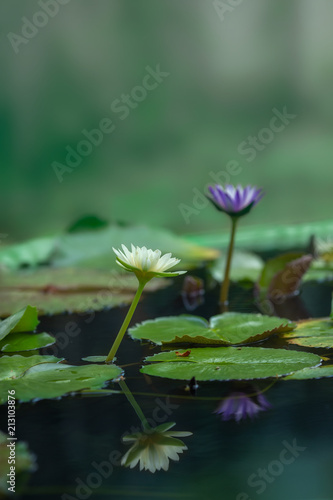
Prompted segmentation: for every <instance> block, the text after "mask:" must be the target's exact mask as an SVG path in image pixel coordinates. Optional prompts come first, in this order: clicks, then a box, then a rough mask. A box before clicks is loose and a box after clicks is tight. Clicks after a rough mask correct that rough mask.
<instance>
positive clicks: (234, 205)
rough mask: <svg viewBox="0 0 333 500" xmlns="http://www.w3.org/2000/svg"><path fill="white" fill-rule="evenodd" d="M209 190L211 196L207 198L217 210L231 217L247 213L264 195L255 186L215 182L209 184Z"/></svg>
mask: <svg viewBox="0 0 333 500" xmlns="http://www.w3.org/2000/svg"><path fill="white" fill-rule="evenodd" d="M209 191H210V194H211V196H209V197H208V198H209V199H210V201H211V202H213V203H214V205H215V206H216V208H217V209H218V210H221V211H222V212H225V213H227V214H228V215H231V216H233V217H240V216H241V215H245V214H247V213H249V211H250V210H251V208H252V207H254V206H255V205H256V204H257V203H258V202H259V201H260V200H261V198H262V197H263V196H264V193H263V192H262V189H261V188H260V189H258V188H256V187H255V186H246V187H245V188H243V187H242V186H240V185H238V186H237V187H235V186H232V185H230V184H227V185H226V187H225V188H224V187H223V186H221V185H219V184H216V185H215V186H210V187H209Z"/></svg>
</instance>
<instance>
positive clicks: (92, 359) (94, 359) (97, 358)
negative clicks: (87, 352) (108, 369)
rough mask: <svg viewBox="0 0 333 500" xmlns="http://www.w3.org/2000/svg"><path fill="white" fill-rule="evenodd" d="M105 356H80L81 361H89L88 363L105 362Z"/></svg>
mask: <svg viewBox="0 0 333 500" xmlns="http://www.w3.org/2000/svg"><path fill="white" fill-rule="evenodd" d="M106 358H107V356H87V357H86V358H82V361H89V363H105V360H106Z"/></svg>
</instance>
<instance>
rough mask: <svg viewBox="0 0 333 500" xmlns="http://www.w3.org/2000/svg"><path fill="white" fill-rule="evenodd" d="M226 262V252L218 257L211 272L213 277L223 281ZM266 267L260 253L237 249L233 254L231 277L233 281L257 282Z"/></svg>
mask: <svg viewBox="0 0 333 500" xmlns="http://www.w3.org/2000/svg"><path fill="white" fill-rule="evenodd" d="M225 263H226V254H225V253H224V254H223V255H222V256H221V257H220V258H219V259H217V260H216V261H215V262H214V264H213V266H212V268H211V270H210V272H211V274H212V276H213V278H214V279H215V280H216V281H218V282H220V283H221V282H222V280H223V277H224V269H225ZM263 267H264V261H263V260H262V259H261V257H259V256H258V255H256V254H254V253H251V252H244V251H240V250H235V252H234V253H233V256H232V264H231V271H230V279H231V280H232V281H237V282H239V281H252V282H253V283H255V282H256V281H257V280H258V279H259V276H260V273H261V271H262V269H263Z"/></svg>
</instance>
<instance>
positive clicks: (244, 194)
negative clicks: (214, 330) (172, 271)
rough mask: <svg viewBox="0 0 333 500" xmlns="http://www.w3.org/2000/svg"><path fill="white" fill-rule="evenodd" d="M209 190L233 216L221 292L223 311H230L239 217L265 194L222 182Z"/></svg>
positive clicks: (217, 202) (218, 204)
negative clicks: (231, 273) (233, 258)
mask: <svg viewBox="0 0 333 500" xmlns="http://www.w3.org/2000/svg"><path fill="white" fill-rule="evenodd" d="M209 191H210V194H211V196H208V199H209V200H210V201H211V202H212V203H213V204H214V205H215V206H216V208H217V209H218V210H220V211H221V212H224V213H226V214H228V215H229V216H230V217H231V226H232V227H231V235H230V243H229V248H228V253H227V259H226V264H225V271H224V280H223V282H222V286H221V293H220V305H221V310H222V312H226V311H228V307H229V302H228V294H229V282H230V279H229V275H230V269H231V261H232V254H233V251H234V244H235V234H236V227H237V222H238V220H239V218H240V217H241V216H242V215H245V214H247V213H249V211H250V210H251V208H252V207H254V206H255V205H256V204H257V203H258V202H259V201H260V200H261V198H262V197H263V196H264V194H263V192H262V189H261V188H260V189H257V188H256V187H252V186H246V187H245V188H242V186H239V185H238V186H237V187H235V186H231V184H227V185H226V187H225V188H224V187H223V186H221V185H220V184H216V185H215V186H210V187H209Z"/></svg>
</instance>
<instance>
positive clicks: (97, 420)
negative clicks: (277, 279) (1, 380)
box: [1, 269, 333, 500]
mask: <svg viewBox="0 0 333 500" xmlns="http://www.w3.org/2000/svg"><path fill="white" fill-rule="evenodd" d="M191 274H193V275H196V276H199V277H201V278H203V279H204V280H206V278H207V276H206V274H205V270H204V269H199V270H198V271H193V272H192V273H191ZM182 281H183V280H182V279H181V278H177V280H175V281H174V282H173V283H172V284H171V286H169V287H168V288H165V289H163V290H158V291H156V292H155V293H153V294H149V295H148V294H147V295H146V296H145V297H144V298H143V300H142V302H141V303H140V307H139V308H138V309H137V311H136V313H135V317H134V320H133V322H132V324H135V323H138V322H142V321H144V320H146V319H152V318H155V317H157V316H170V315H178V314H195V315H198V316H202V317H205V318H207V319H208V318H209V317H210V316H212V315H214V314H217V313H218V310H217V305H216V304H217V302H218V289H217V287H213V288H212V289H211V290H209V291H207V292H206V294H205V295H204V302H203V303H202V304H201V305H198V307H197V308H196V309H195V311H190V312H189V311H188V310H187V309H186V307H185V306H184V302H183V300H182V297H181V287H182ZM331 293H332V289H331V287H329V286H324V285H313V284H312V285H311V284H308V285H304V287H303V289H302V293H301V298H302V301H303V312H304V310H306V309H309V308H310V309H311V316H312V317H322V316H328V315H329V313H330V301H331ZM230 307H231V309H232V310H236V311H239V312H257V309H256V307H255V306H254V305H253V299H252V294H251V291H249V290H246V289H244V288H241V287H238V286H233V287H232V288H231V299H230ZM126 310H127V307H117V308H114V309H111V310H109V311H101V312H97V313H95V314H94V318H93V320H91V316H90V315H89V313H87V314H81V315H74V314H72V315H57V316H44V317H42V318H41V324H40V325H39V331H46V332H50V333H51V334H53V335H55V336H56V337H58V339H63V336H61V335H60V336H59V333H60V332H61V333H64V332H65V331H66V325H68V323H69V322H70V323H74V324H75V325H76V327H77V332H79V333H78V334H77V335H76V336H74V337H71V338H69V340H68V342H65V343H64V342H63V340H61V341H59V344H58V345H57V346H56V348H55V347H53V346H52V347H51V348H46V349H44V350H42V351H41V352H42V353H44V354H56V355H57V356H58V357H64V358H66V360H67V361H68V362H70V363H73V364H79V363H81V358H82V357H84V356H88V355H100V354H102V353H103V354H105V352H107V350H108V348H109V346H110V341H112V338H114V336H115V334H116V333H117V332H118V330H119V328H120V326H121V324H122V321H123V319H124V315H125V312H126ZM309 315H310V314H309ZM285 317H288V316H285ZM303 317H304V316H303ZM292 319H295V318H292ZM279 342H281V341H279V340H276V339H275V340H274V338H272V339H268V340H266V341H265V342H264V343H263V344H262V345H264V346H265V347H270V346H274V347H276V346H277V345H279ZM289 348H291V349H298V347H297V346H294V347H289ZM302 349H303V351H304V348H302ZM160 350H161V348H160V347H158V346H155V347H154V346H153V345H152V344H151V343H149V342H143V343H140V341H134V340H132V339H130V338H129V336H128V335H126V336H125V338H124V340H123V342H122V344H121V346H120V348H119V350H118V352H117V364H118V366H120V367H122V368H123V369H124V370H125V372H126V385H127V387H128V390H129V391H130V393H131V394H128V397H129V398H131V397H134V398H135V401H136V404H137V405H138V406H139V407H140V409H141V411H142V412H143V414H144V415H145V417H146V418H147V420H148V421H149V423H150V424H151V425H155V426H156V425H162V424H165V423H166V422H174V423H175V424H176V425H175V426H174V428H172V431H173V430H174V431H176V432H177V431H187V432H188V433H192V434H191V435H188V436H186V437H182V438H181V440H182V441H183V443H185V445H186V447H187V448H188V449H185V450H182V451H183V453H179V461H177V460H173V459H171V460H170V463H169V467H168V470H167V471H164V470H159V471H156V472H155V473H154V474H153V473H152V472H150V471H149V470H143V471H140V469H139V465H136V467H134V468H129V467H128V468H126V467H124V466H121V464H120V460H121V457H122V456H123V455H124V454H125V453H126V452H127V451H128V450H129V448H130V445H131V444H132V443H124V442H123V441H122V437H123V436H124V435H126V434H129V433H130V434H133V433H138V432H140V431H141V430H142V429H141V425H140V420H139V418H138V416H137V415H136V413H135V407H133V405H132V404H131V402H130V401H129V399H128V398H127V397H126V394H124V393H123V392H122V391H121V387H120V386H119V384H118V383H112V382H110V383H108V388H109V389H110V394H109V395H107V396H105V395H104V396H101V395H100V394H99V391H95V392H94V393H93V394H89V395H76V396H73V397H64V398H62V399H55V400H41V401H37V402H35V403H23V404H20V405H19V407H18V408H17V415H16V428H17V429H16V435H17V437H18V439H19V440H23V441H26V442H27V443H28V445H29V449H30V451H31V452H32V453H33V454H34V455H35V459H36V464H37V468H36V470H35V472H33V473H32V474H31V475H30V477H29V478H27V481H26V483H25V485H23V486H22V493H21V494H20V495H18V494H17V495H16V497H17V498H22V499H44V498H45V499H53V498H54V499H63V500H64V499H88V498H94V499H111V498H112V499H126V498H128V499H130V498H143V499H152V500H154V499H160V498H161V499H163V498H165V499H169V498H170V499H174V498H175V499H177V498H180V499H181V498H186V499H187V498H188V499H203V498H212V499H225V500H250V499H251V500H253V499H257V498H260V499H263V500H266V499H267V500H268V499H269V500H281V499H285V500H329V499H332V498H333V481H332V466H333V455H332V442H333V441H332V439H333V425H332V423H333V421H332V409H333V397H332V396H333V385H332V380H331V379H329V378H327V379H322V380H320V381H318V380H288V381H284V380H278V379H272V378H270V379H265V380H260V381H258V382H256V383H252V382H251V383H250V384H245V383H243V384H242V385H240V383H239V384H237V385H235V383H234V382H217V381H215V382H197V383H196V382H193V381H192V383H190V382H189V381H180V380H168V379H163V378H159V377H151V376H149V375H144V374H142V373H140V371H139V370H140V367H141V366H142V364H143V359H144V358H145V357H146V356H149V355H152V354H155V353H157V352H159V351H160ZM322 351H323V350H320V353H319V354H321V352H322ZM329 352H330V351H327V350H326V354H327V353H329ZM112 390H114V391H116V392H115V393H112V392H111V391H112ZM235 392H236V393H237V394H239V393H240V392H243V393H244V392H245V393H246V394H248V395H249V398H250V399H251V398H252V401H254V402H255V403H256V404H259V403H258V401H259V400H258V399H256V398H258V394H259V398H264V403H262V405H261V411H260V412H257V414H256V415H254V418H249V417H248V418H243V417H244V416H245V415H244V414H242V415H240V414H239V413H238V417H240V420H239V421H238V422H236V421H235V418H236V412H235V407H229V410H230V414H229V417H230V419H229V420H223V418H222V417H223V416H224V417H226V416H227V415H226V412H225V413H224V415H223V414H218V413H216V410H217V408H218V407H219V406H220V408H221V404H223V402H225V401H226V400H227V399H226V398H227V397H228V396H230V394H232V393H235ZM259 406H260V404H259ZM230 408H231V409H230ZM232 408H233V409H232ZM251 408H253V406H250V407H249V410H248V411H249V412H251ZM254 413H256V411H254ZM232 416H233V417H234V418H232ZM5 427H6V421H5V416H4V415H2V422H1V428H5ZM170 432H171V431H170ZM176 458H177V456H176ZM156 460H158V458H157V459H156Z"/></svg>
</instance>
